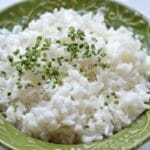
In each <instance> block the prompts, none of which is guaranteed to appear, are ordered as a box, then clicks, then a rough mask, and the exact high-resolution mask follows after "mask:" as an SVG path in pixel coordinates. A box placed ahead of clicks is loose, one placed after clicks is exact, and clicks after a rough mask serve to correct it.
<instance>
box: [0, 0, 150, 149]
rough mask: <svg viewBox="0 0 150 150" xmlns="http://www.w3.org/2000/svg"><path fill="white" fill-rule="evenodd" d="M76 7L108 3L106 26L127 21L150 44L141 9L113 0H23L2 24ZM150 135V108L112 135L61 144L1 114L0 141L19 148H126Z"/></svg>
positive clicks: (92, 7) (91, 7)
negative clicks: (28, 132) (34, 135)
mask: <svg viewBox="0 0 150 150" xmlns="http://www.w3.org/2000/svg"><path fill="white" fill-rule="evenodd" d="M60 7H65V8H73V9H77V10H81V9H83V10H86V11H89V10H90V11H96V10H97V9H99V8H100V7H106V8H107V10H106V11H105V22H106V24H107V26H113V27H115V28H118V27H119V26H120V25H124V26H126V27H128V28H131V29H132V30H133V32H134V33H136V34H139V35H142V36H143V39H142V40H141V41H142V43H143V47H147V48H148V47H149V48H150V22H149V21H148V19H146V18H145V17H143V16H142V15H141V14H139V13H138V12H136V11H134V10H132V9H130V8H128V7H126V6H124V5H122V4H119V3H116V2H114V1H110V0H43V1H41V0H30V1H23V2H21V3H19V4H16V5H14V6H12V7H10V8H8V9H6V10H4V11H1V12H0V28H1V27H6V28H10V29H11V28H12V27H13V26H14V25H15V24H21V25H22V26H23V27H26V26H27V25H28V22H29V21H30V20H31V19H33V18H37V17H38V16H39V14H40V13H42V12H45V11H52V10H53V9H54V8H60ZM148 139H150V111H146V112H145V113H143V114H142V115H141V116H140V117H139V118H138V119H137V120H136V121H135V122H133V123H132V124H131V125H130V126H129V127H127V128H125V129H123V130H121V131H120V132H118V133H116V134H114V135H113V136H111V137H109V138H106V139H104V140H102V141H98V142H93V143H92V144H79V145H61V144H53V143H47V142H44V141H41V140H37V139H34V138H31V137H29V136H27V135H25V134H23V133H21V132H20V131H18V129H16V128H15V127H13V126H12V125H11V124H10V123H8V122H7V121H5V119H4V117H3V116H2V115H1V114H0V143H1V144H4V145H5V146H6V147H8V148H11V149H16V150H53V149H57V150H58V149H59V150H82V149H85V150H127V149H132V148H135V147H137V146H138V145H140V144H142V143H144V142H145V141H146V140H148Z"/></svg>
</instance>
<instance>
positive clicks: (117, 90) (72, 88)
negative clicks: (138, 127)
mask: <svg viewBox="0 0 150 150" xmlns="http://www.w3.org/2000/svg"><path fill="white" fill-rule="evenodd" d="M58 27H59V28H58ZM60 27H61V28H60ZM70 27H73V29H80V30H81V31H84V34H85V41H86V42H87V43H88V44H93V43H94V45H95V47H96V49H103V50H104V52H105V54H106V56H105V57H103V61H104V62H105V63H106V64H107V65H108V66H106V65H105V64H103V65H101V67H95V68H94V69H91V70H90V71H88V67H87V66H88V65H89V64H90V63H91V62H92V63H94V62H96V59H97V56H91V57H88V59H85V58H82V49H83V48H80V49H79V50H80V51H79V53H78V57H77V58H76V59H73V60H72V61H71V62H69V61H63V62H62V64H61V65H59V66H58V67H57V68H58V69H59V71H60V75H61V74H63V75H64V76H63V78H62V84H56V85H55V87H52V86H51V81H49V80H48V79H45V80H44V81H43V80H42V79H41V78H40V77H39V76H38V75H37V76H35V75H33V74H32V72H29V71H26V72H24V76H23V77H22V80H21V81H20V82H21V85H22V86H23V87H22V88H18V86H17V85H16V82H17V77H18V73H17V71H16V69H15V68H14V67H13V66H12V65H11V64H10V62H9V61H8V56H9V55H13V53H14V51H16V49H19V52H20V53H21V54H24V53H25V48H26V47H30V46H33V45H34V43H35V40H36V38H37V37H38V36H41V37H42V38H50V39H51V47H50V48H49V49H48V50H47V52H46V58H47V60H51V59H52V58H53V57H55V58H58V57H59V58H60V57H63V58H70V55H71V54H70V53H69V52H68V51H66V50H65V46H64V45H60V44H59V43H58V42H56V41H58V40H63V41H65V42H68V41H67V40H68V31H69V28H70ZM93 37H94V38H93ZM94 39H96V40H94ZM81 41H82V40H81ZM13 59H14V60H13V61H17V60H18V57H17V56H16V57H15V56H14V58H13ZM40 63H42V62H40ZM74 63H75V64H76V67H74V66H73V64H74ZM53 64H54V63H53ZM54 65H56V64H54ZM81 68H82V71H81ZM4 71H5V74H6V77H4V76H2V75H1V76H0V109H1V111H2V112H3V114H4V115H6V119H7V121H9V122H10V123H12V124H14V125H15V126H16V127H17V128H19V130H21V131H22V132H24V133H27V134H28V135H30V136H32V137H35V138H40V139H42V140H45V141H50V142H55V143H68V144H72V143H87V142H92V141H97V140H101V139H103V137H104V136H111V135H112V134H113V133H114V132H116V131H119V130H121V129H122V128H124V127H126V126H128V125H129V124H131V123H132V121H133V120H135V119H136V118H137V117H138V116H139V115H140V114H141V113H142V112H144V111H145V110H146V109H149V108H150V107H149V105H148V104H146V103H148V102H149V98H150V94H148V92H150V90H149V89H150V83H149V82H148V80H149V79H150V56H148V55H147V50H146V49H142V48H141V42H140V40H139V38H137V36H134V35H133V33H132V32H131V31H129V30H128V29H127V28H125V27H120V28H119V29H117V30H115V29H113V28H107V27H106V25H105V23H104V15H103V14H102V13H101V12H97V14H93V13H92V12H88V13H85V14H83V15H80V13H79V12H76V11H74V10H71V9H69V10H67V9H61V10H59V11H58V10H55V11H54V12H52V13H50V12H47V13H45V14H43V15H41V16H40V18H39V19H38V20H33V21H31V22H30V23H29V25H28V27H27V28H26V29H24V30H22V28H21V26H18V25H17V26H15V27H14V28H13V30H12V31H11V32H10V31H8V30H7V29H1V30H0V72H1V74H2V73H3V72H4ZM87 71H88V75H89V76H88V77H87V76H85V75H84V72H87ZM3 74H4V73H3ZM93 74H94V75H95V76H94V77H93ZM47 81H49V82H47ZM28 82H31V83H32V84H33V85H34V87H29V88H24V85H25V84H26V83H28ZM39 82H40V83H41V84H40V85H37V83H39Z"/></svg>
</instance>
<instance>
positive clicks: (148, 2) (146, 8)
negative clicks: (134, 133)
mask: <svg viewBox="0 0 150 150" xmlns="http://www.w3.org/2000/svg"><path fill="white" fill-rule="evenodd" d="M19 1H22V0H0V10H2V9H4V8H6V7H8V6H10V5H12V4H14V3H15V2H19ZM116 1H119V2H122V3H124V4H126V5H128V6H130V7H132V8H134V9H136V10H138V11H139V12H141V13H142V14H144V15H145V16H147V17H148V18H149V19H150V0H116ZM0 150H5V149H4V148H2V147H1V146H0ZM138 150H150V142H147V143H146V144H144V145H143V146H141V147H140V148H139V149H138Z"/></svg>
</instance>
